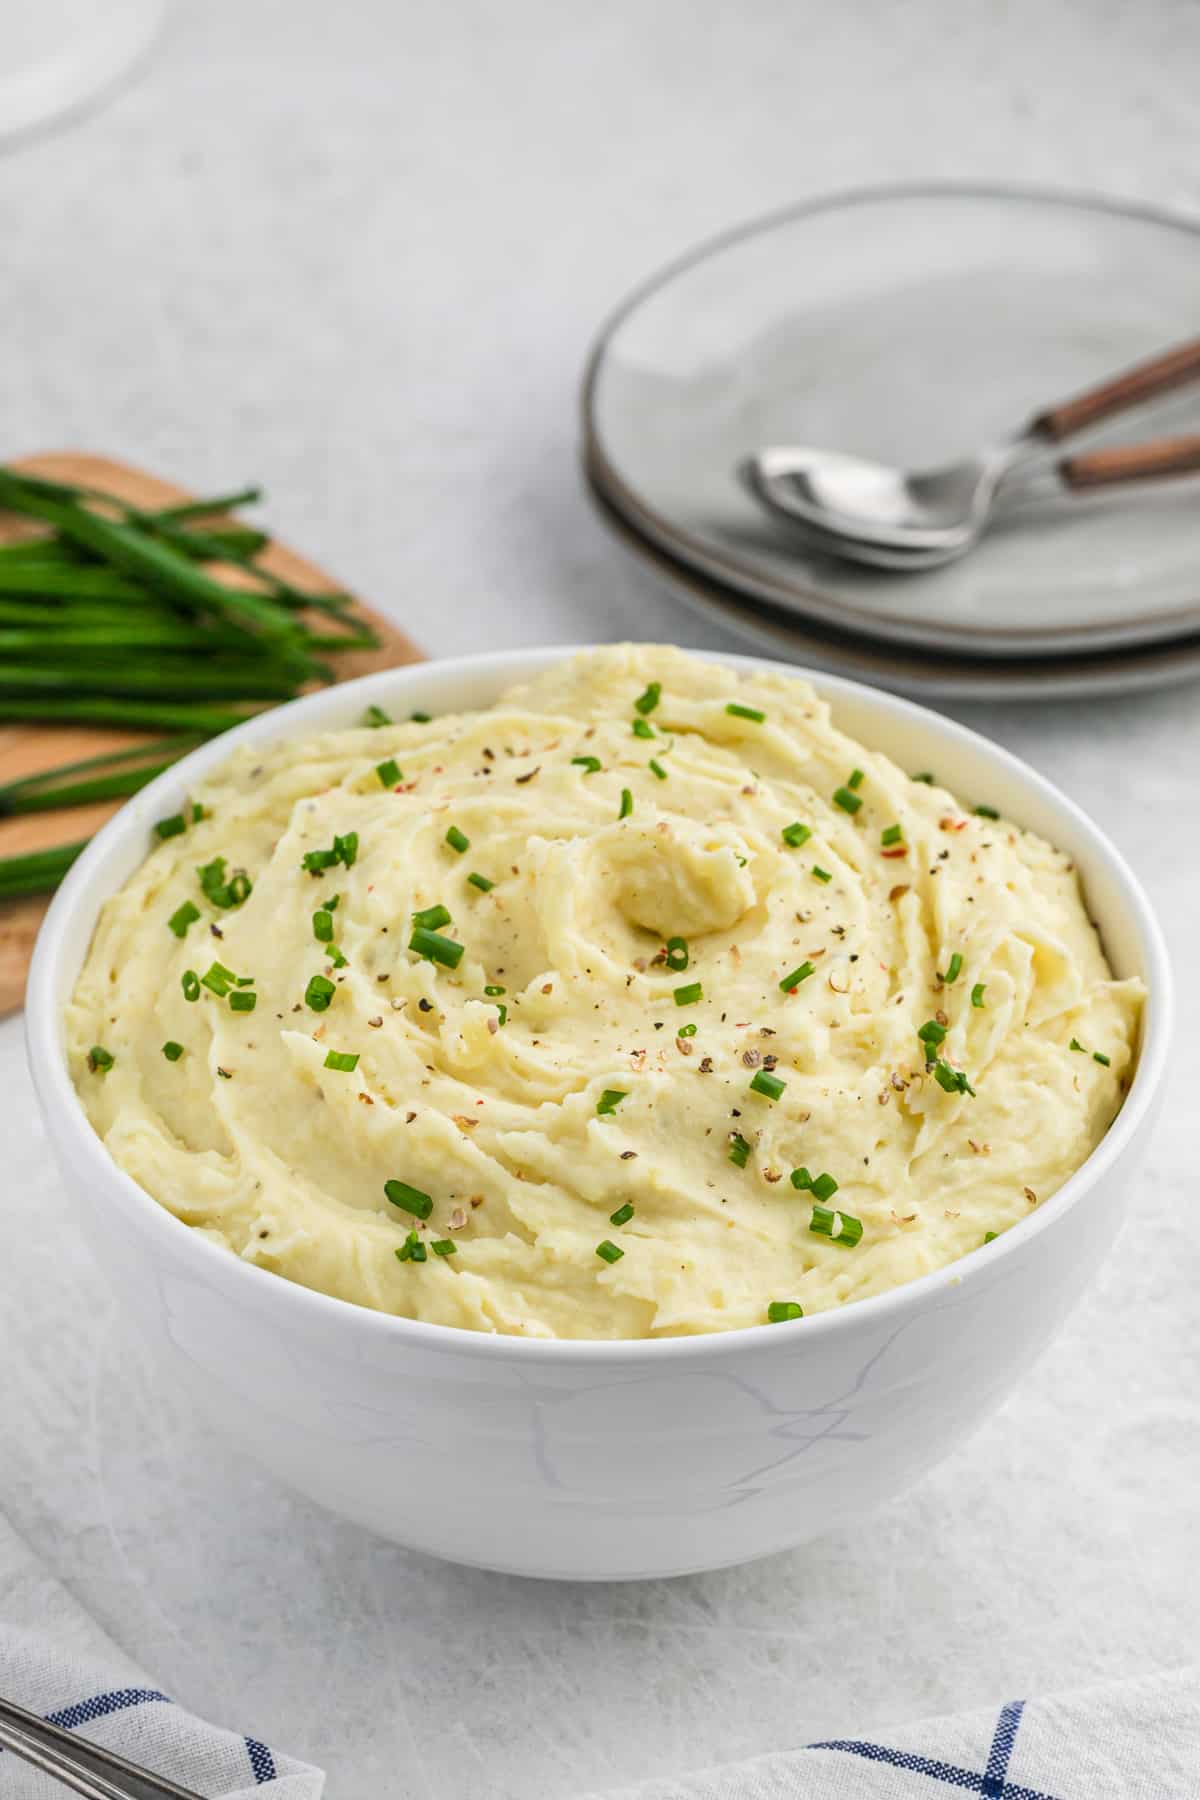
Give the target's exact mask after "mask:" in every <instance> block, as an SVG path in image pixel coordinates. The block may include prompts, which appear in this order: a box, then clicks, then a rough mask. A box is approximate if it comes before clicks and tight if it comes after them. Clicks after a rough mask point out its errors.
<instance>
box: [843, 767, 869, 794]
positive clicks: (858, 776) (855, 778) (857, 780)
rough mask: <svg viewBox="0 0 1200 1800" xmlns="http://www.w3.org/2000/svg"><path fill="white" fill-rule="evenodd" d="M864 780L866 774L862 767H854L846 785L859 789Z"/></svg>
mask: <svg viewBox="0 0 1200 1800" xmlns="http://www.w3.org/2000/svg"><path fill="white" fill-rule="evenodd" d="M864 780H865V776H864V775H863V772H862V770H861V769H852V770H851V772H850V779H849V781H847V783H846V786H847V787H848V788H855V789H857V788H860V787H861V786H862V784H863V781H864Z"/></svg>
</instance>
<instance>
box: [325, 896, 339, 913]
mask: <svg viewBox="0 0 1200 1800" xmlns="http://www.w3.org/2000/svg"><path fill="white" fill-rule="evenodd" d="M341 897H342V896H341V895H340V894H330V896H329V898H328V900H322V902H321V910H322V912H336V911H337V903H338V901H339V900H340V899H341Z"/></svg>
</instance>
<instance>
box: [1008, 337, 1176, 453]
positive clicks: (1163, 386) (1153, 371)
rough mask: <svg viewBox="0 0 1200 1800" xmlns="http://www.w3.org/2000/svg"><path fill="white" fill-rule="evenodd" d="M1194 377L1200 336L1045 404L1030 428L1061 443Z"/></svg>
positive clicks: (1040, 435) (1052, 440)
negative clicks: (1081, 391) (1083, 391)
mask: <svg viewBox="0 0 1200 1800" xmlns="http://www.w3.org/2000/svg"><path fill="white" fill-rule="evenodd" d="M1197 379H1200V338H1192V339H1191V341H1190V342H1189V343H1186V344H1177V345H1176V346H1175V348H1174V349H1173V350H1164V351H1163V353H1162V355H1161V356H1152V357H1151V358H1150V361H1149V362H1144V363H1138V365H1137V367H1136V368H1133V369H1126V371H1125V373H1124V374H1123V375H1114V376H1113V378H1112V380H1111V381H1106V382H1103V383H1102V384H1101V386H1100V387H1095V388H1089V389H1088V391H1087V393H1086V394H1076V396H1075V398H1074V399H1073V400H1064V401H1063V402H1062V404H1061V405H1060V406H1048V407H1047V408H1046V410H1045V412H1040V413H1038V415H1037V416H1036V418H1034V419H1033V420H1032V422H1031V426H1030V429H1031V430H1032V431H1034V432H1036V433H1037V435H1038V436H1039V437H1044V438H1049V439H1050V440H1051V442H1052V443H1055V444H1060V443H1061V442H1062V440H1063V439H1064V438H1068V437H1074V435H1075V433H1076V432H1077V431H1085V430H1086V429H1087V427H1088V426H1089V425H1098V424H1099V423H1100V421H1101V420H1102V419H1111V418H1113V417H1115V415H1116V414H1117V413H1122V412H1126V411H1127V410H1128V409H1129V408H1130V407H1132V406H1140V405H1141V404H1142V402H1143V401H1145V400H1153V399H1154V397H1155V395H1157V394H1168V393H1170V392H1171V390H1172V389H1173V388H1177V387H1183V385H1184V384H1185V382H1188V381H1196V380H1197Z"/></svg>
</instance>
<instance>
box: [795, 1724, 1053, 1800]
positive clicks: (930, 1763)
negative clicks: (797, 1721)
mask: <svg viewBox="0 0 1200 1800" xmlns="http://www.w3.org/2000/svg"><path fill="white" fill-rule="evenodd" d="M1024 1706H1025V1702H1024V1701H1023V1700H1013V1701H1010V1702H1009V1704H1008V1705H1007V1706H1005V1707H1003V1708H1002V1709H1001V1713H1000V1717H999V1719H998V1720H997V1721H996V1730H995V1733H994V1734H993V1737H992V1746H991V1749H990V1750H989V1752H988V1760H987V1768H986V1769H985V1770H984V1772H983V1774H982V1775H980V1774H977V1773H976V1771H975V1770H974V1769H960V1768H959V1767H958V1766H957V1764H956V1763H947V1762H940V1761H939V1760H938V1759H937V1758H936V1757H933V1756H920V1755H918V1753H917V1752H916V1751H915V1750H891V1749H889V1748H888V1746H887V1745H886V1744H868V1743H864V1742H862V1741H861V1740H858V1739H852V1738H831V1739H830V1740H829V1741H828V1742H826V1743H823V1744H809V1746H808V1748H809V1749H810V1750H844V1751H845V1752H846V1754H847V1755H848V1756H862V1757H865V1759H866V1760H867V1762H877V1763H887V1764H888V1765H889V1766H890V1767H891V1768H893V1769H907V1770H908V1771H909V1772H910V1773H911V1774H914V1775H928V1777H929V1779H930V1780H931V1781H943V1782H945V1783H946V1784H947V1786H948V1787H956V1788H966V1789H967V1790H968V1791H969V1792H970V1793H972V1794H978V1795H980V1797H981V1800H1055V1796H1054V1795H1053V1794H1044V1793H1043V1792H1042V1791H1041V1789H1040V1788H1027V1787H1022V1786H1020V1784H1019V1783H1018V1782H1015V1781H1009V1779H1008V1765H1009V1763H1010V1761H1011V1760H1012V1753H1013V1746H1014V1744H1015V1743H1016V1741H1017V1732H1018V1730H1019V1729H1020V1724H1021V1714H1022V1712H1023V1710H1024Z"/></svg>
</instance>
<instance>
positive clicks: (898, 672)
mask: <svg viewBox="0 0 1200 1800" xmlns="http://www.w3.org/2000/svg"><path fill="white" fill-rule="evenodd" d="M591 492H592V498H593V499H594V501H595V502H596V507H597V511H598V512H599V514H600V516H601V518H602V519H603V520H604V521H605V523H606V524H607V525H608V526H609V527H610V528H611V530H612V531H613V532H614V534H615V536H616V538H617V541H618V542H619V543H620V544H621V545H622V547H623V548H624V549H625V550H626V552H627V553H628V554H629V555H630V556H631V557H632V559H633V561H634V562H635V564H636V565H637V567H638V568H639V569H640V570H641V572H642V573H643V574H645V575H648V576H649V577H650V578H651V580H653V581H654V582H655V583H656V584H657V585H658V586H660V587H663V588H665V589H666V590H667V591H668V592H670V593H671V594H673V595H674V596H675V598H676V599H677V600H681V601H682V602H683V604H684V605H685V606H687V607H689V608H690V609H691V611H693V612H695V613H699V614H700V615H701V616H702V617H703V618H705V619H708V620H709V621H710V622H712V623H714V624H716V625H719V626H721V627H722V628H723V629H724V630H726V631H728V632H730V633H731V635H732V636H733V637H735V638H739V639H741V640H742V642H743V643H746V644H748V645H750V646H752V647H753V648H754V649H756V650H759V651H762V652H763V653H764V654H765V655H768V656H775V657H780V658H782V659H783V660H784V661H787V662H796V663H803V664H804V666H805V667H806V668H810V669H827V670H828V671H829V672H830V674H833V675H848V676H850V677H851V679H852V680H855V681H866V682H870V683H871V684H872V685H873V686H875V687H884V688H891V689H892V690H894V691H895V692H896V693H900V694H910V695H912V696H913V697H914V698H915V699H918V700H996V701H1005V700H1045V701H1051V700H1085V699H1098V698H1102V697H1103V696H1104V695H1107V694H1121V693H1137V692H1145V691H1147V690H1150V689H1154V688H1163V687H1176V686H1179V685H1181V684H1182V683H1184V682H1187V681H1197V680H1200V636H1196V637H1190V638H1183V639H1180V640H1178V641H1177V642H1175V643H1171V644H1153V645H1148V646H1146V647H1145V648H1143V649H1140V650H1124V651H1121V650H1111V651H1108V652H1106V653H1103V652H1102V653H1099V654H1096V655H1093V656H1054V657H1011V658H995V657H993V658H982V657H980V658H971V657H964V656H952V655H941V654H940V655H931V654H929V653H927V652H923V651H920V650H915V649H914V648H913V647H912V646H911V645H904V644H885V643H879V642H873V641H871V640H869V639H866V638H862V637H858V636H852V635H851V634H850V633H848V632H837V631H829V630H825V629H823V628H822V627H821V626H819V625H812V624H805V623H804V622H803V621H802V620H800V619H798V618H797V617H796V616H795V614H794V613H790V612H787V611H785V610H784V609H782V608H780V607H774V606H766V605H763V604H761V603H760V602H758V601H753V600H747V599H746V597H745V596H744V595H742V594H738V593H736V592H735V591H734V590H733V589H732V588H727V587H722V586H721V584H720V583H719V582H715V581H710V580H708V579H707V577H705V576H704V575H702V574H700V573H699V571H698V570H696V569H694V568H692V567H690V566H689V565H688V564H686V563H681V562H676V561H674V560H673V558H671V557H669V556H667V555H666V554H665V553H664V552H663V551H662V550H661V549H660V548H659V547H658V545H656V544H653V543H651V542H650V541H649V539H647V538H644V537H642V536H641V535H640V534H639V533H638V532H636V531H635V530H634V529H633V527H632V526H631V525H630V524H629V523H628V522H627V521H626V520H625V519H624V518H622V517H621V515H620V514H619V513H617V512H616V511H615V510H614V509H613V507H612V506H611V505H610V503H609V502H608V500H607V499H606V498H605V497H604V495H603V494H602V493H601V492H600V490H599V489H598V488H597V487H596V485H595V483H594V482H593V483H592V487H591Z"/></svg>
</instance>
